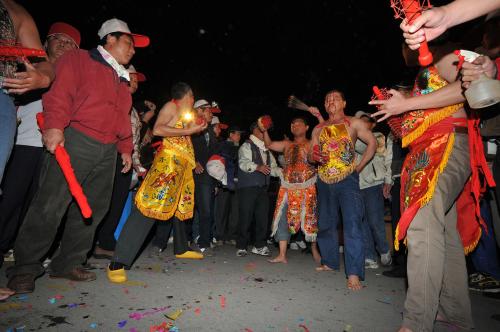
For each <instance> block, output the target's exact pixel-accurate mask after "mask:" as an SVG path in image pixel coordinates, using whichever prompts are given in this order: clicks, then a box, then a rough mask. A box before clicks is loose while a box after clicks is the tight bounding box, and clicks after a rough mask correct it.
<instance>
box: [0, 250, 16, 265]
mask: <svg viewBox="0 0 500 332" xmlns="http://www.w3.org/2000/svg"><path fill="white" fill-rule="evenodd" d="M3 260H4V262H13V261H14V249H10V250H9V251H7V252H6V253H5V254H4V255H3Z"/></svg>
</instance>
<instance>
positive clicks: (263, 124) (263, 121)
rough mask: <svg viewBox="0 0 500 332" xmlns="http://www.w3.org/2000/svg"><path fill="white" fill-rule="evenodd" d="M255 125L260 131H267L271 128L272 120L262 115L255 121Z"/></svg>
mask: <svg viewBox="0 0 500 332" xmlns="http://www.w3.org/2000/svg"><path fill="white" fill-rule="evenodd" d="M257 125H258V126H259V129H260V130H262V131H266V130H269V129H270V128H271V127H272V126H273V119H271V117H270V116H269V115H263V116H261V117H260V118H258V119H257Z"/></svg>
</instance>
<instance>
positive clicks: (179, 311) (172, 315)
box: [165, 309, 182, 320]
mask: <svg viewBox="0 0 500 332" xmlns="http://www.w3.org/2000/svg"><path fill="white" fill-rule="evenodd" d="M180 315H182V309H177V310H174V311H172V312H169V313H168V314H166V315H165V317H167V318H168V319H171V320H176V319H177V318H179V317H180Z"/></svg>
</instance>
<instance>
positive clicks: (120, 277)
mask: <svg viewBox="0 0 500 332" xmlns="http://www.w3.org/2000/svg"><path fill="white" fill-rule="evenodd" d="M106 274H107V275H108V279H109V281H111V282H114V283H117V284H121V283H123V282H125V281H127V272H125V269H124V268H123V267H122V268H121V269H118V270H110V269H109V267H108V269H107V271H106Z"/></svg>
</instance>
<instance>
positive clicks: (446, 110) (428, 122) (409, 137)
mask: <svg viewBox="0 0 500 332" xmlns="http://www.w3.org/2000/svg"><path fill="white" fill-rule="evenodd" d="M462 107H463V104H455V105H451V106H447V107H443V108H442V109H441V110H440V111H436V112H434V113H432V114H430V115H429V116H428V117H426V118H425V119H424V121H423V122H422V124H421V125H420V126H418V127H417V128H415V129H414V130H413V131H411V132H409V133H408V134H406V136H404V137H403V139H402V144H403V147H407V146H408V145H409V144H411V142H413V141H414V140H416V139H417V138H419V137H420V136H422V135H423V134H424V132H425V131H426V130H427V129H428V128H429V127H430V126H432V125H433V124H435V123H437V122H439V121H441V120H443V119H445V118H447V117H449V116H450V115H452V114H453V113H455V112H456V111H458V110H459V109H461V108H462Z"/></svg>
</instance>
